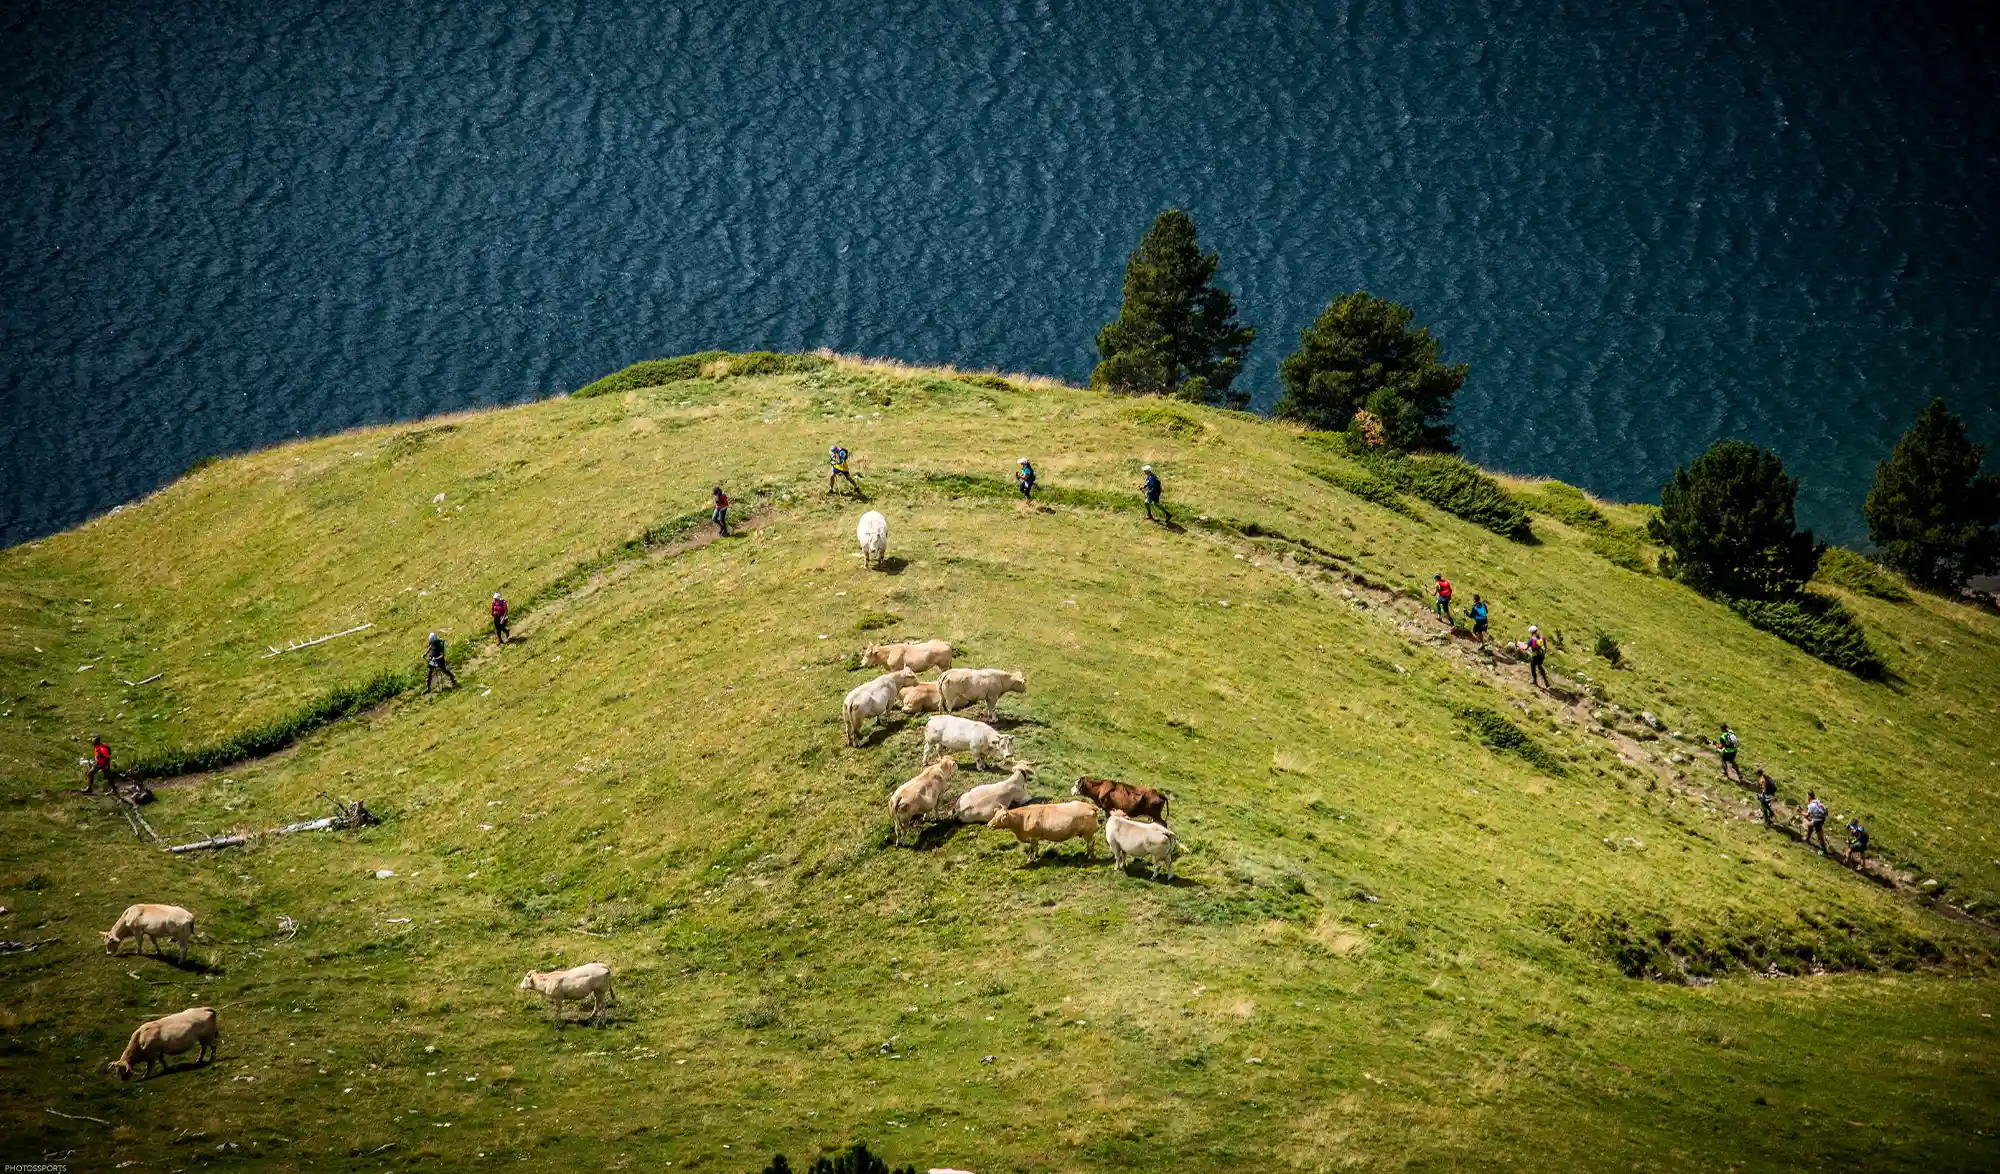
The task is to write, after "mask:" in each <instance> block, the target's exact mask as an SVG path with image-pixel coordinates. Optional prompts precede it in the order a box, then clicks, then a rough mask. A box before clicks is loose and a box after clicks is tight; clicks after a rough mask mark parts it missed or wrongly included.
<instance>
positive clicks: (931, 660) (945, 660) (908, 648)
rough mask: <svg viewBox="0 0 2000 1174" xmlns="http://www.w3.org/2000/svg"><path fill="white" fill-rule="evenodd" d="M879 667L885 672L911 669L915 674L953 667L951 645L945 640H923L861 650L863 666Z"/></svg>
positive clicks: (875, 645)
mask: <svg viewBox="0 0 2000 1174" xmlns="http://www.w3.org/2000/svg"><path fill="white" fill-rule="evenodd" d="M870 665H879V666H881V667H882V668H883V669H884V670H885V671H888V672H892V673H893V672H895V671H896V670H897V669H909V670H910V671H911V672H913V673H921V672H927V671H929V670H931V669H948V668H950V667H951V645H950V644H948V643H946V642H945V641H943V640H923V641H918V642H915V643H904V644H870V645H869V646H868V647H866V648H864V649H862V650H861V666H862V667H863V668H867V667H868V666H870Z"/></svg>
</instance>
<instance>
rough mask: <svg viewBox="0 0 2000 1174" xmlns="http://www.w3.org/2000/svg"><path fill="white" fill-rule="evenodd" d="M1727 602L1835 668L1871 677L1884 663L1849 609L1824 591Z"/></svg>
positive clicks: (1759, 625)
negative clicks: (1814, 593) (1786, 597)
mask: <svg viewBox="0 0 2000 1174" xmlns="http://www.w3.org/2000/svg"><path fill="white" fill-rule="evenodd" d="M1729 606H1730V607H1732V608H1734V609H1735V611H1736V614H1738V615H1740V616H1742V617H1743V618H1744V619H1746V620H1749V621H1750V624H1751V626H1752V627H1755V628H1761V629H1762V630H1764V631H1766V632H1769V633H1771V634H1772V635H1773V636H1776V637H1778V638H1779V639H1780V640H1783V641H1785V642H1786V643H1788V644H1792V645H1794V646H1796V647H1797V648H1798V649H1799V650H1800V651H1802V652H1804V653H1806V654H1807V655H1808V656H1812V657H1816V658H1818V659H1820V660H1823V661H1825V662H1826V663H1828V664H1830V665H1832V666H1833V667H1835V668H1837V669H1845V670H1846V671H1848V672H1850V673H1853V674H1854V675H1855V676H1857V677H1863V678H1867V679H1869V680H1874V679H1875V678H1878V677H1880V676H1881V675H1882V674H1883V672H1884V670H1885V666H1884V665H1883V663H1882V658H1881V657H1879V656H1877V655H1876V654H1875V649H1874V648H1873V647H1871V646H1870V645H1869V643H1868V636H1867V634H1866V633H1864V632H1863V631H1862V630H1861V624H1860V622H1859V621H1857V620H1856V619H1855V618H1854V615H1853V613H1851V612H1849V611H1848V610H1847V609H1846V608H1844V607H1842V606H1840V604H1839V603H1837V602H1835V601H1834V600H1831V599H1828V598H1827V597H1826V596H1824V595H1811V594H1807V595H1801V596H1800V597H1798V598H1797V599H1787V600H1781V601H1778V602H1775V603H1770V602H1765V601H1763V600H1758V599H1732V600H1730V601H1729Z"/></svg>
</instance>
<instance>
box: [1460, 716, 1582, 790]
mask: <svg viewBox="0 0 2000 1174" xmlns="http://www.w3.org/2000/svg"><path fill="white" fill-rule="evenodd" d="M1462 712H1463V713H1464V714H1465V716H1466V717H1467V718H1469V719H1471V721H1472V730H1473V732H1474V733H1476V734H1478V735H1479V740H1480V741H1482V742H1484V743H1486V744H1487V745H1488V746H1491V747H1492V748H1493V749H1495V750H1505V751H1512V752H1513V753H1515V754H1518V755H1520V756H1521V757H1522V758H1525V759H1527V760H1528V761H1529V762H1531V763H1533V764H1534V765H1535V766H1536V767H1537V768H1539V769H1541V770H1544V771H1547V772H1548V773H1549V774H1552V775H1560V774H1563V773H1564V770H1563V764H1562V762H1561V760H1560V759H1558V758H1557V757H1556V756H1555V755H1553V754H1551V753H1549V752H1548V750H1547V749H1545V748H1544V747H1543V746H1542V745H1541V744H1540V743H1538V742H1536V741H1535V740H1534V739H1533V738H1530V737H1528V735H1527V734H1526V733H1524V732H1522V730H1521V727H1519V726H1517V725H1515V724H1514V723H1513V722H1510V721H1508V720H1507V719H1506V718H1504V717H1501V716H1500V715H1499V714H1497V713H1494V712H1493V711H1492V710H1490V709H1481V708H1480V707H1478V706H1476V705H1473V706H1467V707H1466V708H1465V709H1464V710H1463V711H1462Z"/></svg>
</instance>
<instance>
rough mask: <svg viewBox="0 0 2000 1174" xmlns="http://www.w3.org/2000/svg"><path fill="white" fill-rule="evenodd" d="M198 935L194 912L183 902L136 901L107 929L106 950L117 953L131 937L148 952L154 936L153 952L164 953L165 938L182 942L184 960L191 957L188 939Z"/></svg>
mask: <svg viewBox="0 0 2000 1174" xmlns="http://www.w3.org/2000/svg"><path fill="white" fill-rule="evenodd" d="M193 937H194V914H192V913H189V912H188V911H187V910H185V909H183V908H181V907H180V906H179V905H133V906H131V907H130V908H128V909H126V910H125V912H123V913H121V914H119V915H118V920H117V922H116V923H115V924H113V925H112V927H111V928H110V929H108V930H106V931H104V952H105V953H107V954H116V953H117V952H118V947H119V946H120V945H122V944H123V943H125V942H127V941H131V942H136V943H137V944H138V950H139V952H140V953H141V954H143V953H145V952H146V939H147V938H151V939H153V953H155V954H158V953H160V952H161V951H160V943H161V942H162V941H172V942H178V943H180V947H181V961H183V962H185V961H187V956H188V940H189V939H191V938H193Z"/></svg>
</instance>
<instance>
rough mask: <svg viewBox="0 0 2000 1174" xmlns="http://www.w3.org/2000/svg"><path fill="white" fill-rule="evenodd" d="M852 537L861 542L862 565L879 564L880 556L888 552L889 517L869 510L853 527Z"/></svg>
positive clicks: (864, 566)
mask: <svg viewBox="0 0 2000 1174" xmlns="http://www.w3.org/2000/svg"><path fill="white" fill-rule="evenodd" d="M854 537H855V538H856V539H857V540H858V541H859V542H860V543H861V565H862V567H863V568H864V569H865V568H867V567H869V566H870V565H873V566H881V565H882V557H883V556H884V555H886V554H888V553H889V519H887V518H885V517H883V516H882V515H881V514H880V513H878V512H876V511H875V510H869V511H868V512H867V513H865V514H862V515H861V521H860V523H859V524H857V525H856V526H855V527H854Z"/></svg>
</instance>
